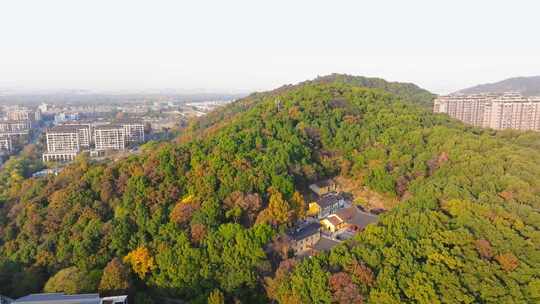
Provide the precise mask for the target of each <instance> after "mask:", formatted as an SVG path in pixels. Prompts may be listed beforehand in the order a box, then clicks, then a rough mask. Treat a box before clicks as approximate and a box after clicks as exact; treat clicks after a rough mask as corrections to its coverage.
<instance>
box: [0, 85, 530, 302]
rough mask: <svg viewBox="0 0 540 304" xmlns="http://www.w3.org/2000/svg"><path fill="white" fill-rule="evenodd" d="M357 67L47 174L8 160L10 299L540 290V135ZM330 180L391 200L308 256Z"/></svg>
mask: <svg viewBox="0 0 540 304" xmlns="http://www.w3.org/2000/svg"><path fill="white" fill-rule="evenodd" d="M348 77H349V76H347V77H344V78H343V77H342V76H335V75H334V76H330V77H329V78H323V79H332V80H331V81H326V80H322V81H321V80H320V79H319V80H314V81H308V82H305V83H302V84H299V85H295V86H292V87H289V86H287V87H284V88H280V89H278V90H275V91H272V92H266V93H258V94H253V95H250V96H248V97H247V98H244V99H241V100H239V101H237V102H235V103H233V104H231V105H229V106H227V107H225V108H224V109H222V110H218V111H217V112H215V113H213V114H212V115H210V116H209V117H206V118H203V119H201V120H198V121H195V122H193V123H192V124H191V126H190V128H189V129H188V130H186V131H185V134H184V135H183V136H182V137H181V138H179V139H178V140H177V141H176V142H165V143H149V144H147V145H146V146H145V147H143V153H142V154H141V155H133V156H131V157H129V158H127V159H124V160H121V161H118V162H111V163H93V162H92V161H91V160H88V159H85V158H81V159H79V160H78V161H76V162H75V163H73V164H71V165H70V166H68V167H67V168H66V169H64V170H63V171H62V172H61V173H60V174H59V175H58V176H49V177H45V178H28V175H29V171H30V169H29V168H30V165H32V164H33V163H34V162H36V161H37V162H39V160H31V159H24V156H22V157H23V159H21V160H20V162H17V160H12V161H10V162H8V163H6V169H5V170H3V171H2V172H0V183H1V184H0V206H1V207H0V294H5V295H8V296H13V297H16V296H18V295H21V294H26V293H30V292H38V291H40V290H43V289H45V290H46V291H68V292H93V291H96V290H99V291H101V292H114V291H118V290H128V291H131V292H132V293H135V294H136V299H137V302H136V303H139V301H141V302H140V303H152V302H151V298H156V297H168V298H180V299H183V300H185V301H186V302H190V303H207V302H210V303H223V301H221V302H220V301H219V300H220V299H221V300H223V299H225V301H226V302H234V301H239V302H242V303H270V302H272V301H274V300H275V301H277V302H279V303H336V302H337V303H361V302H366V303H402V302H405V303H453V302H456V301H459V302H464V303H474V302H476V303H509V302H522V303H533V302H536V301H538V299H539V297H540V279H539V278H538V275H537V274H538V273H539V272H540V258H539V256H538V252H539V251H540V213H539V212H538V209H539V208H540V154H539V153H537V147H538V143H539V142H540V135H539V134H534V133H522V132H515V131H505V132H495V131H492V130H483V129H478V128H473V127H469V126H465V125H463V124H462V123H459V122H457V121H455V120H452V119H450V118H448V117H447V116H444V115H436V114H433V113H431V111H430V110H429V109H426V108H425V107H424V106H423V102H422V99H421V98H420V99H418V100H417V99H416V98H417V97H415V96H418V94H417V93H419V95H422V96H423V95H424V94H425V92H423V91H418V92H417V91H416V87H411V86H410V85H404V87H401V85H392V86H391V87H392V89H385V88H380V87H377V88H367V87H365V85H363V84H356V83H355V82H354V81H352V80H354V79H363V78H354V77H353V78H348ZM375 83H378V82H377V81H375ZM410 89H412V90H410ZM400 92H401V93H400ZM401 94H403V96H400V95H401ZM326 178H345V179H347V180H349V181H354V183H351V185H358V187H365V188H366V189H368V190H369V191H370V192H373V193H374V195H375V193H376V194H377V195H378V196H380V197H389V198H392V200H393V201H395V202H396V205H397V206H396V207H394V208H393V209H392V210H390V211H389V212H387V213H385V214H383V215H381V216H380V218H379V222H378V223H377V224H376V225H370V226H368V227H367V228H366V229H365V230H364V231H362V232H360V233H359V234H357V236H356V237H355V238H354V239H353V240H350V241H348V242H345V243H343V244H341V245H339V246H337V247H334V248H333V249H332V250H331V251H329V252H326V253H325V252H323V253H320V254H318V255H316V256H313V257H312V258H308V259H296V258H294V257H293V256H291V255H290V254H289V251H288V250H286V248H287V247H286V244H284V243H283V238H282V236H283V234H284V232H285V231H286V230H287V228H289V227H292V226H293V225H294V223H295V222H296V221H297V220H299V219H303V218H304V217H305V212H306V206H307V204H308V203H309V201H306V198H305V197H303V196H302V194H301V192H302V191H301V190H302V189H305V188H306V186H307V185H309V184H311V183H313V182H316V181H320V180H323V179H326ZM353 187H354V186H353ZM361 203H363V202H361ZM284 248H285V249H284ZM143 300H144V301H143ZM211 301H215V302H211Z"/></svg>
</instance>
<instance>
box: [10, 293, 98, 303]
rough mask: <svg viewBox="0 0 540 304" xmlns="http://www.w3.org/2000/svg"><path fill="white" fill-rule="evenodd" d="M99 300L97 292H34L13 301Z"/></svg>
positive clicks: (86, 301)
mask: <svg viewBox="0 0 540 304" xmlns="http://www.w3.org/2000/svg"><path fill="white" fill-rule="evenodd" d="M100 301H101V299H100V297H99V295H98V294H97V293H90V294H77V295H66V294H64V293H34V294H30V295H27V296H24V297H22V298H19V299H16V300H15V301H14V302H13V303H17V304H26V303H28V304H29V303H51V304H52V303H62V304H99V303H100Z"/></svg>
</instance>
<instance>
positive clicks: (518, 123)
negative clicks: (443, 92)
mask: <svg viewBox="0 0 540 304" xmlns="http://www.w3.org/2000/svg"><path fill="white" fill-rule="evenodd" d="M433 112H435V113H446V114H448V115H449V116H450V117H453V118H456V119H459V120H461V121H462V122H464V123H467V124H471V125H473V126H478V127H484V128H492V129H495V130H503V129H516V130H534V131H540V97H524V96H522V95H521V94H519V93H504V94H490V93H489V94H474V95H461V94H452V95H447V96H439V97H437V98H436V99H435V102H434V105H433Z"/></svg>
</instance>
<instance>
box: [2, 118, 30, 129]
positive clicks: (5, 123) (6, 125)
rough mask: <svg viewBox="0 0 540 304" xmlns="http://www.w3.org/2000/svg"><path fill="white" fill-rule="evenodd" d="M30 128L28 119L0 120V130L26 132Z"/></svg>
mask: <svg viewBox="0 0 540 304" xmlns="http://www.w3.org/2000/svg"><path fill="white" fill-rule="evenodd" d="M31 128H32V123H31V122H30V121H29V120H0V132H28V130H30V129H31Z"/></svg>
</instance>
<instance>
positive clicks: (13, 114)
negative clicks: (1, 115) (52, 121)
mask: <svg viewBox="0 0 540 304" xmlns="http://www.w3.org/2000/svg"><path fill="white" fill-rule="evenodd" d="M6 117H7V119H8V120H29V121H32V122H34V121H39V120H41V111H40V110H39V109H38V110H36V111H34V110H30V109H26V108H14V109H10V110H9V111H7V112H6Z"/></svg>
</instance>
